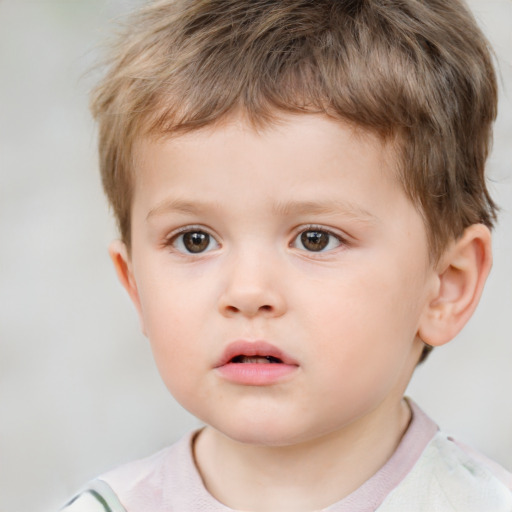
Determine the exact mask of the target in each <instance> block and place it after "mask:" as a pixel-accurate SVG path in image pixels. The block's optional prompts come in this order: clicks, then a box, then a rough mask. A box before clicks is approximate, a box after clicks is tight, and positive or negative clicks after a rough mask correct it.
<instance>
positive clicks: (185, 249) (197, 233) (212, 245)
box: [170, 229, 219, 254]
mask: <svg viewBox="0 0 512 512" xmlns="http://www.w3.org/2000/svg"><path fill="white" fill-rule="evenodd" d="M170 245H172V247H174V248H175V249H177V250H178V251H180V252H182V253H185V254H200V253H203V252H208V251H211V250H213V249H217V247H219V244H218V242H217V241H216V240H215V238H213V237H212V236H211V235H210V234H209V233H206V232H205V231H201V230H200V229H193V230H189V231H184V232H181V233H179V234H178V235H176V236H174V237H173V238H172V239H171V241H170Z"/></svg>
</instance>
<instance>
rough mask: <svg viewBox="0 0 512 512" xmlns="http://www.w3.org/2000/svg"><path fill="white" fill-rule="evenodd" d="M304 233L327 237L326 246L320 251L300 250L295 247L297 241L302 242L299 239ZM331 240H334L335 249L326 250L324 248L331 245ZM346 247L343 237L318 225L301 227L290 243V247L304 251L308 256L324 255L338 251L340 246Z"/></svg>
mask: <svg viewBox="0 0 512 512" xmlns="http://www.w3.org/2000/svg"><path fill="white" fill-rule="evenodd" d="M305 233H321V234H325V235H327V236H328V237H329V240H328V241H327V245H326V246H325V247H323V248H322V249H321V250H318V251H314V250H308V249H306V248H303V249H302V248H300V247H297V246H296V245H295V244H296V243H297V242H299V241H301V242H304V240H301V238H302V236H303V235H304V234H305ZM333 239H335V240H336V243H337V245H336V247H331V248H328V249H326V247H328V246H329V244H331V242H332V240H333ZM299 243H300V242H299ZM347 245H348V242H347V240H346V238H345V237H343V236H342V235H340V234H339V233H334V232H333V231H332V230H330V229H327V228H325V226H318V225H309V226H302V227H301V229H300V231H298V232H297V233H296V235H295V236H294V238H293V240H292V242H291V243H290V247H294V248H297V249H301V250H304V251H305V252H307V253H308V254H310V255H315V254H323V253H326V252H331V251H334V250H336V249H338V248H339V247H340V246H347Z"/></svg>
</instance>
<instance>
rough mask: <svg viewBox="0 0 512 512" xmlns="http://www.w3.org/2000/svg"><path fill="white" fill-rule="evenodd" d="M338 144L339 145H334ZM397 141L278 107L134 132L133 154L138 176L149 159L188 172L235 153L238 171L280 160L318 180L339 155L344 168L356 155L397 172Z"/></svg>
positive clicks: (364, 162)
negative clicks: (175, 128)
mask: <svg viewBox="0 0 512 512" xmlns="http://www.w3.org/2000/svg"><path fill="white" fill-rule="evenodd" d="M337 147H339V148H341V151H336V148H337ZM396 147H397V145H396V144H394V143H393V141H392V140H391V138H389V139H386V138H384V137H382V136H379V135H378V134H376V133H374V132H371V131H369V130H368V129H365V128H363V127H360V126H357V125H355V124H353V123H349V122H347V121H344V120H338V119H334V118H331V117H327V116H325V115H320V114H304V113H303V114H286V113H279V112H278V113H274V115H273V117H272V118H271V119H269V120H266V121H265V122H261V121H257V120H256V121H255V120H251V119H249V118H248V117H247V116H246V115H244V114H243V113H237V114H234V115H229V116H226V117H224V118H221V119H220V120H218V121H216V122H214V123H212V124H210V125H207V126H203V127H200V128H198V129H195V130H190V131H187V132H185V133H172V132H171V133H161V132H160V133H153V134H150V135H147V136H143V137H139V138H136V139H135V143H134V146H133V152H132V156H133V163H134V171H135V172H134V177H135V181H136V182H137V181H138V182H141V181H142V180H144V179H145V174H146V173H145V171H147V168H148V163H149V167H154V165H155V164H156V163H158V165H163V166H164V167H167V168H168V169H169V171H170V170H171V168H172V169H174V170H177V169H183V168H187V169H188V170H189V172H192V171H193V168H194V167H198V168H199V169H201V170H203V171H204V170H206V169H208V174H212V173H215V172H216V170H217V171H219V169H216V168H215V161H216V160H222V159H223V158H227V159H229V160H233V159H238V160H239V161H240V164H243V165H241V167H240V168H239V169H238V171H239V173H246V174H250V173H251V172H252V173H256V172H257V168H258V166H262V165H265V163H267V164H270V163H272V164H275V163H277V162H280V163H281V164H282V166H283V170H285V168H289V167H294V168H296V169H297V173H298V172H299V171H302V173H303V174H307V171H309V174H310V175H311V176H312V177H316V178H317V179H318V180H320V179H321V174H322V168H323V167H325V166H326V164H327V163H328V162H329V161H332V160H333V159H337V160H339V164H340V171H342V170H343V167H344V164H343V162H342V160H345V161H349V160H350V161H351V164H356V165H357V161H359V162H360V165H361V166H364V165H370V163H369V162H368V160H369V158H368V157H370V158H373V160H374V161H373V164H374V165H373V167H374V168H375V170H378V171H382V172H385V173H386V175H387V176H389V177H390V178H393V177H397V176H398V174H397V165H396V162H397V158H396V156H397V150H396ZM249 155H250V156H249ZM255 155H256V158H255ZM244 160H245V161H244ZM166 163H167V164H168V165H166ZM345 165H346V164H345ZM283 174H284V173H279V174H277V175H275V176H274V178H275V179H279V178H282V177H283ZM267 178H269V177H268V176H267ZM270 178H272V177H270ZM395 184H398V181H397V182H396V183H395Z"/></svg>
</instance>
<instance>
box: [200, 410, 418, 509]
mask: <svg viewBox="0 0 512 512" xmlns="http://www.w3.org/2000/svg"><path fill="white" fill-rule="evenodd" d="M409 421H410V411H409V408H408V406H407V404H406V403H405V402H404V401H401V402H399V403H397V404H396V406H395V407H393V408H390V407H389V404H388V406H387V407H379V408H377V409H376V410H374V411H372V412H371V413H370V414H367V415H366V416H364V417H362V418H359V419H358V420H356V421H355V422H353V423H352V424H350V425H348V426H346V427H344V428H342V429H341V430H338V431H335V432H330V433H327V434H325V435H323V436H320V437H317V438H315V439H312V440H308V441H305V442H303V443H300V444H296V445H292V446H259V445H251V444H245V443H240V442H237V441H235V440H233V439H230V438H228V437H226V436H224V435H223V434H221V433H220V432H218V431H217V430H214V429H213V428H211V427H207V428H206V429H205V430H204V431H203V432H202V433H201V435H200V436H199V437H198V439H197V440H196V445H195V456H196V463H197V465H198V468H199V471H200V473H201V475H202V477H203V481H204V483H205V486H206V488H207V489H208V491H209V492H210V493H211V494H212V495H213V496H214V497H215V498H216V499H217V500H218V501H220V502H221V503H224V504H225V505H227V506H229V507H231V508H234V509H238V510H240V509H241V510H250V511H252V512H259V511H264V510H266V511H268V510H280V511H283V512H284V511H294V512H300V511H308V510H315V509H321V508H325V507H327V506H329V505H331V504H333V503H336V502H337V501H340V500H341V499H343V498H344V497H346V496H348V495H349V494H350V493H352V492H353V491H354V490H356V489H357V488H358V487H360V486H361V485H362V484H363V483H364V482H365V481H366V480H368V479H369V478H370V477H371V476H373V475H374V474H375V473H376V472H377V471H378V470H379V469H380V468H381V467H382V466H383V465H384V464H385V462H386V461H387V460H388V459H389V458H390V457H391V455H392V454H393V452H394V451H395V449H396V447H397V446H398V444H399V442H400V439H401V438H402V436H403V434H404V432H405V430H406V429H407V426H408V424H409Z"/></svg>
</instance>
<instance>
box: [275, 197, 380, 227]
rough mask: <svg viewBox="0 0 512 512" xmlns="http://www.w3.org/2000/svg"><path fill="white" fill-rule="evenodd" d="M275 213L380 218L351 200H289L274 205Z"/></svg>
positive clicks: (371, 220)
mask: <svg viewBox="0 0 512 512" xmlns="http://www.w3.org/2000/svg"><path fill="white" fill-rule="evenodd" d="M273 211H274V213H275V214H278V215H282V216H288V215H308V214H309V215H339V214H342V215H344V216H347V217H350V218H352V219H355V220H360V221H365V222H376V221H377V220H378V219H377V217H376V216H375V215H373V214H372V213H370V212H369V211H368V210H366V209H365V208H362V207H361V206H359V205H356V204H354V203H352V202H350V201H341V200H339V199H326V200H320V201H289V202H285V203H278V204H276V205H274V206H273Z"/></svg>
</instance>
